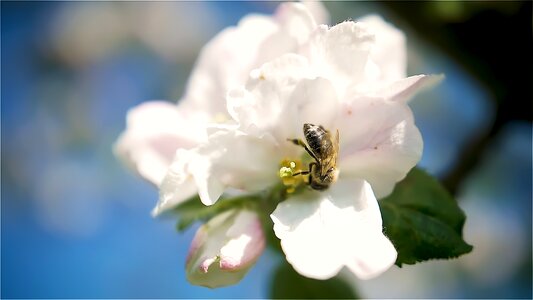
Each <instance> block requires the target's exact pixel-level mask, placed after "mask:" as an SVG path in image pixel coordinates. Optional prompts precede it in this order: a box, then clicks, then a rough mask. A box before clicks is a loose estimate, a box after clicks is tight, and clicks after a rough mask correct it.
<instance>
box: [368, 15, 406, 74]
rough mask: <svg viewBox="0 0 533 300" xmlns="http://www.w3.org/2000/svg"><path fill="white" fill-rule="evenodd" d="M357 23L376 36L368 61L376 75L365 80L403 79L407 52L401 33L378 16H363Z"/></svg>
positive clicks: (403, 36)
mask: <svg viewBox="0 0 533 300" xmlns="http://www.w3.org/2000/svg"><path fill="white" fill-rule="evenodd" d="M358 21H360V22H362V23H364V24H365V25H367V26H368V28H369V29H370V30H371V31H372V32H374V34H375V35H376V43H375V45H374V47H372V51H371V52H370V60H371V61H372V63H373V64H375V66H376V67H377V73H375V74H373V75H370V76H367V78H368V79H371V80H379V81H392V80H398V79H401V78H404V77H405V76H406V73H405V72H406V71H407V51H406V45H405V35H404V34H403V32H402V31H401V30H399V29H397V28H395V27H394V26H392V25H390V24H389V23H387V22H385V21H384V20H383V19H382V18H381V17H380V16H378V15H369V16H365V17H363V18H361V19H359V20H358ZM367 75H368V74H367Z"/></svg>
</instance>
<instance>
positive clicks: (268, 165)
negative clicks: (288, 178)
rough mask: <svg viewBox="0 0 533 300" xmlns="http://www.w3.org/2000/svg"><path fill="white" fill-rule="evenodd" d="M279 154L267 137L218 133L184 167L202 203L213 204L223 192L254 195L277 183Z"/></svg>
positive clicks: (237, 133)
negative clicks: (194, 184)
mask: <svg viewBox="0 0 533 300" xmlns="http://www.w3.org/2000/svg"><path fill="white" fill-rule="evenodd" d="M281 155H282V153H279V151H278V150H277V146H276V143H275V142H274V141H273V139H272V137H271V136H269V135H264V136H259V137H258V136H252V135H247V134H244V133H242V132H239V131H236V130H227V131H225V130H219V131H218V132H217V133H216V134H214V135H212V136H210V137H209V143H207V144H205V145H203V146H202V147H201V148H199V149H198V150H197V155H196V156H195V158H194V159H193V160H192V161H191V162H190V164H189V166H188V171H189V173H190V174H191V175H192V176H193V177H194V180H195V182H196V186H197V187H198V193H199V195H200V199H201V200H202V203H204V204H205V205H212V204H214V203H215V202H216V201H217V200H218V198H219V197H220V195H221V194H222V193H223V192H224V191H225V190H226V189H227V188H234V189H238V190H242V191H244V192H257V191H260V190H262V189H264V188H266V187H268V186H270V185H272V184H273V183H274V182H275V181H276V180H277V172H278V169H279V162H280V161H281Z"/></svg>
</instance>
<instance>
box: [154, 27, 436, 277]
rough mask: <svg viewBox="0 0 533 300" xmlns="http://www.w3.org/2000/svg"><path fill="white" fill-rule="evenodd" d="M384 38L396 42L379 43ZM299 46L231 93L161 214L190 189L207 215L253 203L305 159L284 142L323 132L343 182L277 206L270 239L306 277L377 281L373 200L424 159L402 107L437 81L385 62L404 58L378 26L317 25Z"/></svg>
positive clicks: (384, 251)
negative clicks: (343, 274) (333, 143)
mask: <svg viewBox="0 0 533 300" xmlns="http://www.w3.org/2000/svg"><path fill="white" fill-rule="evenodd" d="M381 32H384V33H385V34H387V35H400V36H399V37H398V38H396V39H391V40H390V41H389V40H383V39H380V38H376V36H379V34H380V33H381ZM305 40H306V42H305V43H303V44H302V46H301V47H299V48H298V51H297V53H292V54H283V55H281V56H279V57H277V58H275V59H273V60H271V61H269V62H267V63H265V64H263V65H262V66H261V67H259V68H258V69H255V70H253V71H252V72H251V73H250V77H249V78H248V80H247V82H246V84H245V85H243V86H242V87H238V88H234V89H231V90H230V92H229V93H228V94H227V110H228V113H229V115H230V116H231V119H232V120H231V122H228V123H227V124H226V125H219V126H213V127H212V128H211V129H210V130H209V135H208V141H207V142H206V143H202V144H201V145H199V146H198V147H195V148H192V149H189V150H183V153H180V152H178V155H177V156H176V157H175V160H174V163H173V165H172V166H171V168H170V169H169V172H168V173H167V175H166V177H165V179H164V181H163V185H162V189H161V194H160V195H161V199H160V205H159V206H158V208H159V212H160V211H163V210H165V209H167V208H168V207H170V206H168V205H167V204H168V203H171V202H174V203H176V202H179V201H176V200H175V199H180V198H182V196H181V192H180V191H181V190H182V189H183V188H185V187H186V186H188V185H189V184H191V182H194V184H195V185H196V187H197V188H198V193H199V195H200V198H201V201H202V202H203V203H204V204H206V205H211V204H214V203H215V202H216V201H217V200H218V199H219V198H220V197H221V196H222V195H223V194H224V193H225V192H228V191H230V190H238V191H241V192H243V193H256V192H260V191H262V190H264V189H265V188H268V187H271V186H274V185H276V184H280V183H281V181H282V179H280V175H279V174H280V171H282V172H281V173H283V172H285V171H286V168H287V166H282V165H283V162H285V161H291V162H292V163H293V164H294V165H295V164H296V162H298V164H299V165H302V164H303V163H304V161H306V159H305V157H306V155H307V154H305V152H304V150H303V149H302V148H301V147H298V146H295V145H294V144H292V143H290V142H288V141H287V139H288V138H290V139H292V138H303V132H302V126H303V124H305V123H311V124H317V125H322V126H324V128H326V129H328V130H330V131H331V132H332V134H333V133H334V132H335V131H336V130H338V131H339V133H340V153H339V157H338V161H337V168H338V170H339V171H340V175H339V180H338V182H335V183H332V184H331V187H330V188H329V189H328V190H326V191H323V192H319V191H314V190H309V191H306V192H304V193H296V194H294V195H292V196H289V197H288V199H287V200H285V201H284V202H281V203H280V204H279V205H278V207H277V208H276V210H275V211H274V212H273V213H272V215H271V217H272V220H273V221H274V231H275V234H276V236H277V237H278V238H280V240H281V246H282V248H283V251H284V252H285V254H286V257H287V260H288V261H289V262H290V263H291V264H292V266H293V267H294V268H295V269H296V270H297V271H298V272H299V273H301V274H302V275H305V276H308V277H312V278H317V279H327V278H330V277H332V276H334V275H336V274H337V273H338V272H339V270H340V269H341V268H342V267H344V266H346V267H347V268H348V269H349V270H351V271H352V272H353V273H354V274H355V275H357V276H358V277H360V278H362V279H367V278H372V277H374V276H376V275H378V274H380V273H381V272H383V271H385V270H386V269H387V268H388V267H390V266H391V265H392V264H393V263H394V261H395V259H396V250H395V249H394V247H393V245H392V244H391V242H390V241H389V240H388V239H387V238H386V237H385V236H384V234H383V233H382V222H381V215H380V212H379V207H378V205H377V200H376V197H378V198H381V197H384V196H386V195H388V194H389V193H390V192H391V191H392V189H393V187H394V185H395V183H396V182H398V181H400V180H402V179H403V178H404V177H405V175H406V174H407V173H408V171H409V170H410V169H411V168H412V167H413V166H415V165H416V163H417V162H418V161H419V160H420V157H421V154H422V147H423V143H422V138H421V136H420V132H419V131H418V129H417V127H416V126H415V123H414V119H413V115H412V112H411V110H410V109H409V107H408V106H407V105H406V103H407V101H408V100H409V99H410V98H411V97H412V96H413V95H414V94H415V93H416V92H418V91H419V90H420V89H421V88H423V87H425V86H428V85H430V84H433V83H434V82H435V81H437V80H439V79H440V77H439V76H426V75H418V76H413V77H407V78H403V76H402V75H403V74H404V73H405V57H401V56H402V55H399V56H400V57H398V58H397V59H400V60H402V59H403V60H404V61H400V62H397V61H393V62H390V60H389V59H388V57H387V56H386V55H384V53H386V51H396V50H397V49H395V48H396V47H400V48H401V49H400V50H399V52H400V53H405V50H404V49H403V47H404V45H403V43H404V38H403V35H401V32H399V31H398V30H396V29H393V28H391V26H390V25H388V24H386V23H384V22H383V21H382V20H381V19H380V18H378V17H371V18H370V22H369V24H365V23H363V22H343V23H341V24H339V25H336V26H334V27H331V28H328V27H327V26H325V25H320V26H318V27H316V28H315V30H314V31H313V32H312V33H311V34H310V36H309V38H307V39H305ZM280 167H282V168H281V170H280ZM284 168H285V169H284ZM304 169H306V166H303V167H302V168H301V169H300V170H304ZM295 171H296V170H295Z"/></svg>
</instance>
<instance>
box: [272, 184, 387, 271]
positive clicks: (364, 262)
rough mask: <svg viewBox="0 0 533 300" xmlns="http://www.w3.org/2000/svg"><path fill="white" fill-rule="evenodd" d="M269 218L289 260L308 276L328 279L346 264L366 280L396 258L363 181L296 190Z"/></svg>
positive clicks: (378, 212)
mask: <svg viewBox="0 0 533 300" xmlns="http://www.w3.org/2000/svg"><path fill="white" fill-rule="evenodd" d="M271 218H272V220H273V221H274V232H275V234H276V236H277V237H278V238H279V239H280V240H281V246H282V248H283V251H284V252H285V255H286V257H287V261H288V262H289V263H290V264H291V265H292V266H293V267H294V269H295V270H296V271H298V272H299V273H300V274H302V275H304V276H307V277H311V278H316V279H328V278H331V277H333V276H335V275H336V274H337V273H338V272H339V271H340V269H341V268H342V267H343V266H348V267H349V268H350V270H352V271H353V272H354V273H355V274H356V275H357V276H359V277H361V278H362V279H367V278H370V277H373V276H377V275H379V274H380V273H381V272H383V271H384V270H386V269H387V268H388V267H390V266H391V265H392V264H393V263H394V261H395V260H396V251H395V250H394V248H393V247H392V245H391V244H390V242H389V243H388V244H387V243H383V240H387V239H386V237H385V236H384V235H383V233H382V223H381V214H380V211H379V207H378V205H377V201H376V198H375V197H374V194H373V193H372V189H371V188H370V185H369V184H368V183H367V182H364V181H362V180H351V181H346V180H344V181H343V180H341V181H339V182H337V183H336V184H334V185H332V186H331V187H330V188H329V189H328V190H326V191H324V192H317V191H308V192H305V193H303V194H299V195H296V196H294V197H292V198H289V199H287V200H286V201H284V202H282V203H280V204H278V207H277V208H276V210H275V211H274V212H273V213H272V215H271ZM375 247H385V248H384V249H377V248H375ZM391 247H392V248H391Z"/></svg>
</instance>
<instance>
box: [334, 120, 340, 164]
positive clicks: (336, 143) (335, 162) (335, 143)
mask: <svg viewBox="0 0 533 300" xmlns="http://www.w3.org/2000/svg"><path fill="white" fill-rule="evenodd" d="M333 149H334V150H335V161H334V164H335V166H336V165H337V156H339V130H338V129H337V133H335V139H334V140H333Z"/></svg>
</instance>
